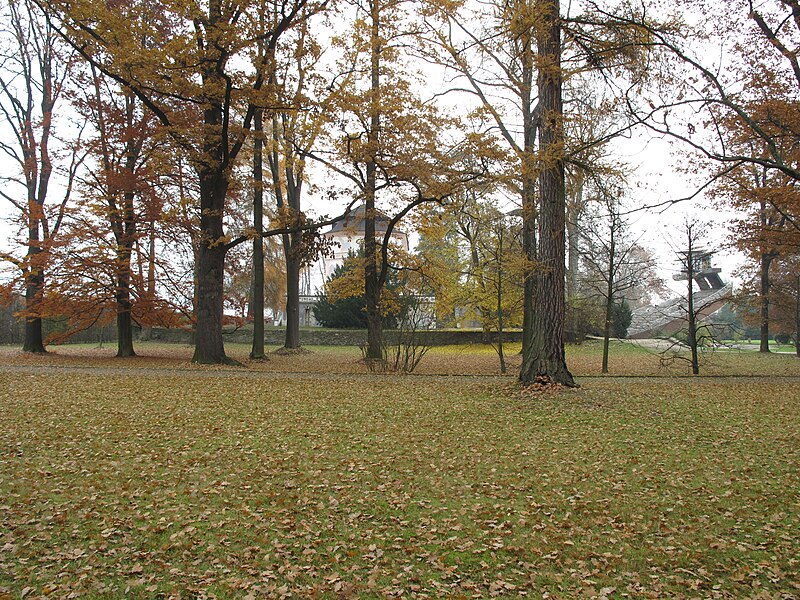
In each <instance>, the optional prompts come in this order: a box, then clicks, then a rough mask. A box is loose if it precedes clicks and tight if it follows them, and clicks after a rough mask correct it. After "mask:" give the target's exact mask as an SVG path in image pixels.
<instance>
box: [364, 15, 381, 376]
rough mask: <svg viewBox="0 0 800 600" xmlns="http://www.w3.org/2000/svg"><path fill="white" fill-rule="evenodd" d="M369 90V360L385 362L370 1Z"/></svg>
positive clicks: (377, 51)
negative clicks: (377, 217) (378, 233)
mask: <svg viewBox="0 0 800 600" xmlns="http://www.w3.org/2000/svg"><path fill="white" fill-rule="evenodd" d="M370 9H371V18H372V23H371V32H370V42H371V54H370V76H371V81H370V89H371V91H372V98H371V106H370V122H369V131H368V136H367V137H368V144H369V156H370V158H369V160H368V162H367V165H366V186H365V189H364V209H365V210H364V299H365V301H366V310H367V351H366V356H365V358H366V359H367V360H373V361H380V360H383V317H382V315H381V287H382V286H381V282H380V281H379V277H378V265H377V243H376V240H375V192H376V189H377V170H378V165H377V153H378V145H379V143H380V139H379V132H380V124H381V119H380V68H381V42H380V7H379V0H371V4H370Z"/></svg>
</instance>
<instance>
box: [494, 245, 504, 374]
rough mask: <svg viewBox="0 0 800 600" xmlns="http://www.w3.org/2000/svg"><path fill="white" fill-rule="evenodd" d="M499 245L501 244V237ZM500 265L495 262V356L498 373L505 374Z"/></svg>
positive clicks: (499, 250) (501, 272)
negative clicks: (496, 357) (498, 361)
mask: <svg viewBox="0 0 800 600" xmlns="http://www.w3.org/2000/svg"><path fill="white" fill-rule="evenodd" d="M500 239H501V243H502V237H501V238H500ZM502 251H503V248H502V247H500V248H498V253H500V252H502ZM501 265H502V263H501V262H500V261H499V260H498V262H497V298H496V299H497V356H498V358H499V359H500V373H502V374H503V375H505V373H506V355H505V350H504V348H503V329H504V322H503V269H502V266H501Z"/></svg>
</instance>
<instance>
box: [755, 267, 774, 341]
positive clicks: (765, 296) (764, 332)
mask: <svg viewBox="0 0 800 600" xmlns="http://www.w3.org/2000/svg"><path fill="white" fill-rule="evenodd" d="M773 258H774V255H773V254H768V253H762V254H761V261H760V264H759V268H760V271H761V272H760V275H761V290H760V294H759V297H758V299H759V303H760V305H761V306H760V309H761V327H760V345H759V348H758V351H759V352H769V351H770V350H769V287H770V285H769V284H770V281H769V267H770V265H771V264H772V259H773Z"/></svg>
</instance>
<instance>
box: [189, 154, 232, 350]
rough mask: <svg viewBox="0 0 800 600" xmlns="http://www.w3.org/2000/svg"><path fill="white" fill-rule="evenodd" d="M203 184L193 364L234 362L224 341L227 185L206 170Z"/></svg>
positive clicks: (201, 187)
mask: <svg viewBox="0 0 800 600" xmlns="http://www.w3.org/2000/svg"><path fill="white" fill-rule="evenodd" d="M199 176H200V177H199V180H200V207H201V212H200V240H199V253H198V261H197V286H196V289H197V294H196V297H195V306H196V314H195V348H194V356H193V357H192V362H195V363H201V364H215V363H226V362H231V361H230V360H229V359H228V358H227V356H226V355H225V346H224V343H223V340H222V315H223V302H224V282H225V279H224V277H225V253H226V247H225V243H224V242H225V238H224V233H223V222H222V209H223V206H224V204H225V194H226V192H227V187H228V182H227V178H226V177H225V175H224V174H223V173H219V172H218V171H216V170H205V171H200V173H199Z"/></svg>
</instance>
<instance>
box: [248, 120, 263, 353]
mask: <svg viewBox="0 0 800 600" xmlns="http://www.w3.org/2000/svg"><path fill="white" fill-rule="evenodd" d="M263 125H264V123H263V109H261V108H259V109H257V110H256V114H255V118H254V120H253V130H254V134H253V135H254V138H253V229H254V230H255V232H256V233H255V235H254V236H253V285H252V296H253V297H252V299H251V302H250V311H251V313H252V316H253V346H252V348H251V350H250V358H255V359H262V358H264V238H263V237H262V236H261V232H262V231H263V230H264V155H263V148H264V139H263V137H262V133H263V131H264V127H263Z"/></svg>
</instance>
